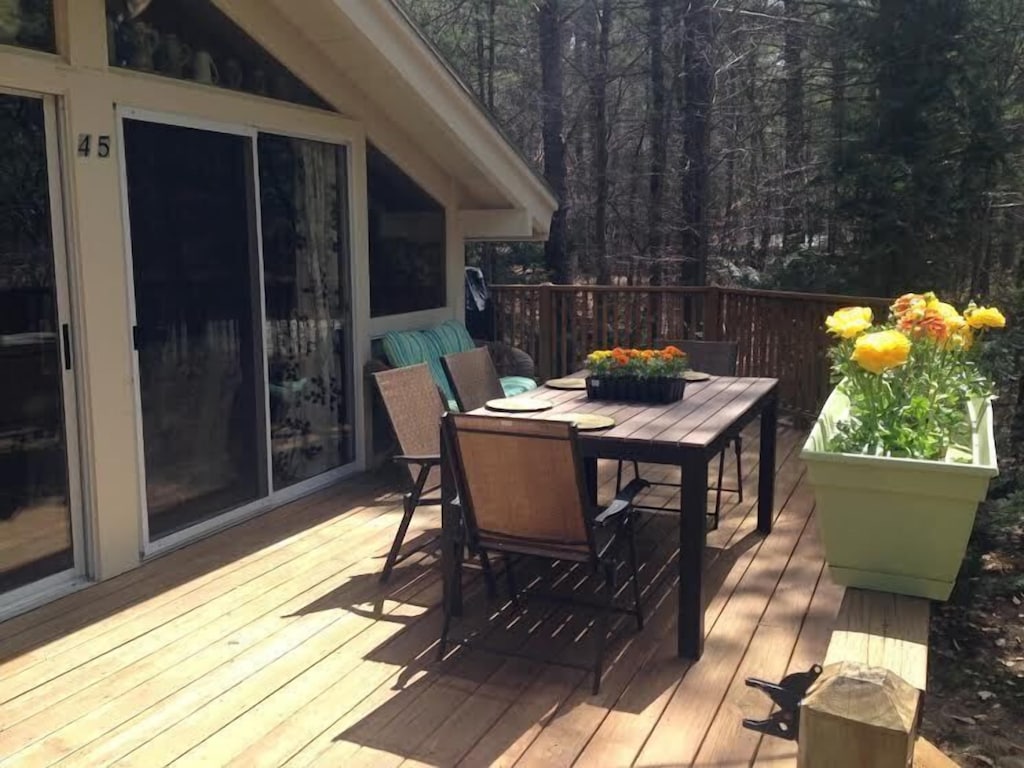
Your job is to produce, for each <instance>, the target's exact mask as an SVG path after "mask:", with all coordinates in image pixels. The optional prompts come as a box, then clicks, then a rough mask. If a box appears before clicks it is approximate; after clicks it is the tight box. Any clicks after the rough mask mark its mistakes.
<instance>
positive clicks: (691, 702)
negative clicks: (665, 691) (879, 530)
mask: <svg viewBox="0 0 1024 768" xmlns="http://www.w3.org/2000/svg"><path fill="white" fill-rule="evenodd" d="M812 506H813V497H812V496H811V494H810V492H809V489H808V488H807V486H806V485H803V484H802V485H800V486H799V487H798V488H797V490H796V491H795V492H794V494H793V496H791V497H790V499H788V500H787V502H786V503H785V505H784V507H783V510H782V513H781V514H780V515H779V518H778V521H777V523H776V527H775V529H774V531H773V533H772V535H771V536H769V537H768V538H767V539H765V540H764V542H763V544H762V545H761V546H760V547H759V548H758V552H757V556H756V559H755V562H754V563H753V564H752V565H751V567H750V568H749V569H748V570H747V572H746V573H744V574H743V577H742V579H741V580H740V583H739V585H738V586H737V590H736V594H735V596H733V597H732V598H730V600H729V601H728V603H727V604H726V606H725V609H724V612H723V615H722V617H721V618H720V619H719V620H718V621H717V622H716V624H715V626H714V627H713V628H712V630H711V632H710V634H709V636H708V644H707V647H706V651H705V654H704V656H703V657H702V658H701V660H700V663H699V664H697V665H694V666H693V667H691V668H690V669H689V670H688V671H687V674H686V676H685V677H684V678H683V680H682V682H681V683H680V684H679V686H678V687H677V688H676V690H675V692H674V693H673V695H672V698H671V700H670V701H669V703H668V705H667V706H666V708H665V711H664V712H663V713H662V715H661V718H660V719H659V720H658V724H657V725H656V726H655V729H654V731H653V732H652V733H651V736H650V738H649V739H648V740H647V743H646V744H645V745H644V747H643V749H642V751H641V752H640V755H639V756H638V758H637V761H636V764H637V765H645V766H664V765H678V764H683V765H688V764H690V763H692V762H693V761H694V759H695V758H696V755H697V752H698V751H699V749H700V744H701V742H702V741H703V738H704V736H705V734H706V732H707V729H708V728H709V727H710V725H711V723H712V721H713V719H714V716H715V714H716V713H717V711H718V707H719V705H720V704H721V702H722V699H723V698H724V697H725V694H726V691H727V689H728V686H729V683H730V682H731V681H732V677H733V675H734V673H735V671H736V668H737V667H738V666H739V664H740V662H741V661H742V658H743V655H744V653H745V652H746V650H747V647H748V645H749V643H750V638H751V637H752V636H753V633H754V631H755V629H756V627H757V623H758V621H759V620H760V618H761V616H762V615H763V613H764V610H765V608H766V607H767V605H768V601H769V599H770V598H771V595H772V594H773V593H774V591H775V586H776V584H777V583H778V581H779V578H780V577H781V576H782V573H783V571H784V569H785V566H786V564H787V563H788V562H789V558H790V556H791V554H792V552H793V549H794V548H795V546H796V544H797V541H798V540H799V538H800V535H801V534H802V533H803V530H804V527H805V526H806V524H807V520H808V518H809V517H810V513H811V508H812Z"/></svg>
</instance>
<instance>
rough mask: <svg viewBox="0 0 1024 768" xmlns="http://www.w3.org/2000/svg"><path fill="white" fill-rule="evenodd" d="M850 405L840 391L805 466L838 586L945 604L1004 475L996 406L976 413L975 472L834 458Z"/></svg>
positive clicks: (985, 405)
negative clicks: (980, 516) (992, 489)
mask: <svg viewBox="0 0 1024 768" xmlns="http://www.w3.org/2000/svg"><path fill="white" fill-rule="evenodd" d="M848 409H849V400H848V399H847V398H846V396H845V395H844V394H843V393H842V392H840V391H839V390H838V389H837V390H834V391H833V392H832V394H831V395H830V396H829V398H828V400H827V401H826V402H825V406H824V407H823V408H822V410H821V414H820V415H819V416H818V420H817V421H816V422H815V424H814V429H813V430H812V432H811V434H810V437H808V438H807V442H806V443H805V444H804V448H803V451H802V453H801V458H803V460H804V461H805V462H806V463H807V472H808V477H809V479H810V482H811V485H812V487H813V488H814V495H815V500H816V506H815V512H816V515H817V517H818V524H819V525H820V526H821V534H822V539H823V540H824V543H825V559H826V560H827V562H828V566H829V571H830V572H831V574H832V578H833V580H835V581H836V582H837V583H839V584H845V585H846V586H850V587H862V588H865V589H876V590H880V591H882V592H896V593H898V594H902V595H915V596H918V597H926V598H930V599H933V600H946V599H948V598H949V594H950V592H951V591H952V589H953V584H954V582H955V581H956V576H957V573H958V572H959V570H960V563H961V561H962V560H963V558H964V553H965V552H966V550H967V540H968V539H969V538H970V535H971V529H972V528H973V527H974V516H975V513H976V512H977V509H978V504H979V503H980V502H981V501H983V500H984V498H985V495H986V494H987V493H988V484H989V481H990V480H991V479H992V478H993V477H995V476H996V475H997V474H998V469H997V467H996V448H995V440H994V438H993V434H992V406H991V403H990V402H988V401H987V400H979V401H978V402H977V403H972V404H971V407H970V418H971V427H972V430H971V431H972V442H973V445H972V455H971V457H970V458H971V461H970V463H961V462H953V461H922V460H917V459H894V458H887V457H882V456H864V455H860V454H849V453H829V452H827V451H826V450H825V447H826V446H827V445H828V441H829V439H830V437H831V436H832V434H834V429H835V425H836V424H837V423H838V422H839V421H840V420H841V419H842V418H843V417H844V416H845V415H846V413H847V411H848Z"/></svg>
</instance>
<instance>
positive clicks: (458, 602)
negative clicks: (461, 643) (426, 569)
mask: <svg viewBox="0 0 1024 768" xmlns="http://www.w3.org/2000/svg"><path fill="white" fill-rule="evenodd" d="M449 454H450V451H449V448H448V441H447V440H446V439H445V434H444V429H443V428H442V431H441V578H442V582H443V584H444V598H443V599H444V601H445V604H446V605H447V606H448V609H449V612H450V615H452V616H461V615H462V543H461V540H460V539H461V537H460V530H461V525H462V520H461V516H462V511H461V510H460V509H459V507H458V506H457V505H455V504H452V500H453V499H454V498H455V497H456V496H457V495H458V494H457V491H456V489H455V478H454V477H453V476H452V472H451V467H452V462H451V457H450V455H449Z"/></svg>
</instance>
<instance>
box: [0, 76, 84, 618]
mask: <svg viewBox="0 0 1024 768" xmlns="http://www.w3.org/2000/svg"><path fill="white" fill-rule="evenodd" d="M54 112H55V109H54V103H53V102H52V101H50V100H47V99H44V98H41V97H35V96H30V95H17V94H11V93H3V92H0V136H2V137H3V141H0V182H2V183H0V612H2V611H3V609H4V606H5V605H8V604H13V603H16V602H18V600H19V599H20V598H19V595H25V598H26V599H31V594H32V593H33V591H35V592H38V589H39V586H40V585H41V584H42V583H43V582H44V581H52V580H53V579H55V578H59V576H60V575H61V574H67V575H73V572H74V569H75V566H76V555H75V552H76V543H77V538H78V537H77V529H78V527H79V526H78V515H79V514H80V510H79V505H78V493H77V483H76V482H75V478H76V477H77V472H76V471H75V469H76V466H75V457H76V450H75V449H76V446H75V443H76V441H75V437H74V435H75V431H74V425H75V421H74V397H73V389H74V377H73V373H72V368H73V360H72V353H71V346H70V344H71V327H70V321H69V319H68V293H67V284H66V281H65V268H64V252H63V242H62V239H63V236H62V228H61V226H60V224H61V218H60V217H61V208H60V204H59V184H58V183H57V176H58V173H57V168H56V164H57V153H56V119H55V116H54Z"/></svg>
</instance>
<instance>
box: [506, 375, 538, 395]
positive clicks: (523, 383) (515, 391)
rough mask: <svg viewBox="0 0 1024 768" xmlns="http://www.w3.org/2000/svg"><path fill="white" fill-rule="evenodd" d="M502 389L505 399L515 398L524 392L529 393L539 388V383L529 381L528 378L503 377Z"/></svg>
mask: <svg viewBox="0 0 1024 768" xmlns="http://www.w3.org/2000/svg"><path fill="white" fill-rule="evenodd" d="M501 388H502V389H503V390H504V391H505V397H515V396H516V395H521V394H523V392H529V391H530V390H531V389H536V388H537V382H536V381H534V380H533V379H528V378H527V377H526V376H502V377H501Z"/></svg>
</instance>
